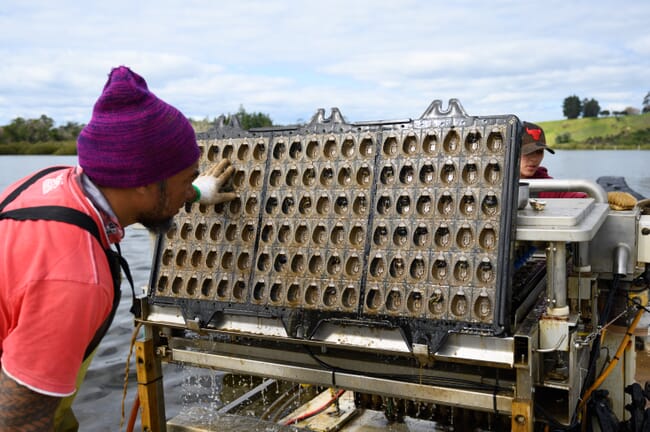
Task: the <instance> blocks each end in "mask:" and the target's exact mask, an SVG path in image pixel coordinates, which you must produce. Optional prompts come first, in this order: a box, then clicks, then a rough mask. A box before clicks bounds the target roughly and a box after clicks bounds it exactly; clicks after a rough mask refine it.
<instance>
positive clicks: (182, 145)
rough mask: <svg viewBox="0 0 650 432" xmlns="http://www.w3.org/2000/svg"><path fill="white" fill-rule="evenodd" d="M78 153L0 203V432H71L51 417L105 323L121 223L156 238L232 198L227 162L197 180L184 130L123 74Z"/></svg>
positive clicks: (195, 151) (111, 306)
mask: <svg viewBox="0 0 650 432" xmlns="http://www.w3.org/2000/svg"><path fill="white" fill-rule="evenodd" d="M77 153H78V156H79V166H78V167H52V168H49V169H46V170H43V171H40V172H39V173H36V174H34V175H32V176H29V177H27V178H25V179H22V180H20V181H18V182H16V183H15V184H13V185H11V186H10V187H9V188H8V189H7V190H6V191H5V192H3V193H2V195H0V232H2V236H0V257H2V259H1V260H0V365H1V370H0V431H5V430H11V431H22V430H25V431H27V430H30V431H31V430H38V431H47V430H76V428H77V427H78V425H76V420H74V416H70V414H71V411H69V412H68V414H67V415H68V416H69V417H68V418H71V419H72V423H73V424H72V426H67V425H66V426H63V425H62V424H60V422H59V421H58V419H57V422H56V426H55V420H54V417H55V411H56V409H57V407H58V406H59V405H60V403H61V401H62V400H65V399H64V398H66V397H69V396H73V395H74V393H75V392H76V390H77V384H76V383H77V378H78V375H79V374H80V373H83V372H82V371H84V370H85V368H84V367H82V363H84V364H86V363H88V362H89V361H90V358H92V356H91V354H92V352H93V351H94V349H95V348H96V347H97V344H99V341H100V340H101V338H102V337H103V335H104V334H105V332H106V330H107V329H108V327H109V326H110V323H111V321H112V319H113V315H114V314H115V310H116V308H117V304H118V303H119V298H120V265H125V261H124V260H123V259H122V258H121V256H119V242H120V240H121V239H122V238H123V237H124V228H125V227H126V226H128V225H131V224H134V223H141V224H143V225H144V226H145V227H147V228H148V229H150V230H151V231H154V232H164V231H165V230H166V229H167V228H168V227H169V226H170V224H171V221H172V218H173V217H174V216H175V215H176V213H177V212H178V210H179V209H180V207H181V206H183V205H184V204H185V203H186V202H192V201H199V202H201V203H203V204H218V203H221V202H224V201H228V200H231V199H233V198H235V194H234V193H232V192H221V187H222V186H223V185H224V183H226V181H227V180H228V179H229V177H230V175H231V174H232V172H233V171H234V168H233V167H232V166H231V165H230V162H229V161H227V160H222V161H221V162H219V163H218V164H216V165H215V166H213V167H211V168H210V169H209V170H208V171H207V172H206V173H205V175H202V176H199V170H198V160H199V156H200V149H199V147H198V145H197V142H196V137H195V134H194V130H193V129H192V126H191V124H190V122H189V121H188V120H187V118H185V116H184V115H183V114H182V113H181V112H180V111H178V110H177V109H176V108H174V107H173V106H171V105H169V104H167V103H166V102H164V101H162V100H161V99H159V98H158V97H156V96H155V95H154V94H153V93H152V92H151V91H149V89H148V87H147V83H146V82H145V80H144V79H143V78H142V77H141V76H139V75H138V74H136V73H134V72H133V71H131V70H130V69H129V68H127V67H124V66H121V67H118V68H115V69H113V70H112V71H111V73H110V75H109V78H108V81H107V83H106V85H105V86H104V89H103V91H102V94H101V95H100V97H99V99H98V100H97V102H96V103H95V106H94V109H93V114H92V118H91V120H90V122H89V123H88V125H87V126H86V127H85V128H84V129H83V130H82V131H81V134H80V135H79V137H78V140H77ZM112 244H115V247H116V248H117V251H118V252H114V251H113V249H112V248H111V245H112ZM125 274H126V276H127V278H130V274H129V272H128V267H126V268H125ZM79 382H81V381H79ZM69 405H70V404H69V403H68V408H69ZM57 417H58V413H57Z"/></svg>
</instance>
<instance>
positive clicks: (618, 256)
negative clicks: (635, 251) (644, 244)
mask: <svg viewBox="0 0 650 432" xmlns="http://www.w3.org/2000/svg"><path fill="white" fill-rule="evenodd" d="M629 259H630V246H628V245H627V244H625V243H619V244H618V245H617V246H616V248H615V249H614V268H613V269H612V271H613V273H614V274H617V275H621V276H625V275H626V274H627V262H628V260H629Z"/></svg>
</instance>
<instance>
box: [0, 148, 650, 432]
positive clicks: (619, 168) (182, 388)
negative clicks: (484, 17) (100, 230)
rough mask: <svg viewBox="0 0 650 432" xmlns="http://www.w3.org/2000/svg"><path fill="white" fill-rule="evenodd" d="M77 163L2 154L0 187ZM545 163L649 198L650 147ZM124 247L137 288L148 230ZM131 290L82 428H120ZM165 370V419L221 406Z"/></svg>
mask: <svg viewBox="0 0 650 432" xmlns="http://www.w3.org/2000/svg"><path fill="white" fill-rule="evenodd" d="M76 162H77V158H76V157H75V156H0V190H4V189H5V188H6V187H7V186H8V185H9V184H10V183H12V182H13V181H15V180H17V179H19V178H21V177H23V176H25V175H27V174H29V173H31V172H32V171H35V170H38V169H40V168H44V167H46V166H50V165H74V164H76ZM543 165H545V166H546V167H547V168H548V169H549V172H550V174H551V175H552V176H553V177H555V178H558V179H586V180H594V181H595V180H596V179H597V178H598V177H601V176H624V177H625V178H626V180H627V183H628V185H629V186H630V187H631V188H632V189H634V190H636V191H637V192H639V193H641V194H642V195H644V196H646V197H650V151H636V150H623V151H615V150H612V151H610V150H598V151H589V150H576V151H558V152H556V154H555V155H549V154H547V155H546V157H545V159H544V164H543ZM122 251H123V254H124V256H125V257H126V259H127V261H128V262H129V264H130V267H131V272H132V273H133V277H134V280H135V287H136V291H139V292H140V293H141V292H143V290H144V289H145V287H146V286H147V285H148V282H149V272H150V269H151V261H152V258H151V257H152V244H151V239H150V236H149V234H148V232H147V231H145V230H143V229H138V228H133V227H128V228H127V235H126V238H125V239H124V240H123V241H122ZM129 291H130V289H129V287H128V284H127V283H124V284H123V285H122V292H123V294H122V300H121V304H120V306H119V309H118V311H117V315H116V317H115V320H114V322H113V325H112V326H111V329H110V330H109V332H108V333H107V335H106V337H105V338H104V339H103V341H102V343H101V344H100V346H99V348H98V351H97V354H96V356H95V359H94V360H93V363H92V364H91V366H90V369H89V371H88V375H87V379H86V381H85V383H84V385H83V386H82V389H81V391H80V392H79V394H78V396H77V399H76V401H75V404H74V410H75V413H76V415H77V418H78V419H79V421H80V423H81V430H82V431H96V432H104V431H106V432H113V431H118V430H120V427H119V424H120V417H121V402H122V398H123V385H124V377H125V365H126V359H127V356H128V350H129V341H130V338H131V333H132V331H133V317H132V316H131V314H130V313H129V308H130V306H131V293H130V292H129ZM61 349H65V347H61ZM163 374H164V380H163V382H164V387H165V409H166V412H167V417H168V418H169V417H173V416H175V415H177V414H178V413H180V412H181V411H182V410H184V409H188V408H192V407H196V405H197V404H202V406H203V407H211V406H214V407H217V406H218V405H219V400H218V396H217V390H216V385H213V384H217V383H219V382H220V374H219V373H218V372H215V371H208V370H202V369H198V368H191V367H180V366H174V365H164V367H163ZM136 392H137V390H136V377H135V366H134V364H133V359H131V364H130V372H129V374H128V387H127V395H126V402H125V404H126V417H127V419H128V415H129V411H130V408H131V404H132V403H133V399H134V397H135V395H136ZM206 404H207V405H206ZM122 430H124V429H122ZM136 430H139V429H138V428H136Z"/></svg>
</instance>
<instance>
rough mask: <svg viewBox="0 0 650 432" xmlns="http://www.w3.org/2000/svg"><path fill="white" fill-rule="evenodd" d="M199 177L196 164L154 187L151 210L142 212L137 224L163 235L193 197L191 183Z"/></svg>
mask: <svg viewBox="0 0 650 432" xmlns="http://www.w3.org/2000/svg"><path fill="white" fill-rule="evenodd" d="M198 175H199V169H198V162H197V163H195V164H194V165H191V166H190V167H188V168H186V169H184V170H183V171H181V172H179V173H178V174H176V175H174V176H172V177H170V178H168V179H165V180H163V181H161V182H159V183H157V184H156V185H154V186H157V187H155V188H154V191H155V193H156V194H157V197H156V199H155V200H154V204H153V207H152V208H151V210H148V211H145V212H142V213H141V214H140V216H139V218H138V222H140V223H141V224H142V225H144V226H145V227H146V228H147V229H148V230H149V231H151V232H153V233H156V234H158V233H164V232H167V231H168V230H169V228H170V227H171V225H172V219H173V218H174V216H176V213H178V210H179V209H180V208H181V207H182V206H183V205H184V204H185V203H186V202H188V201H190V200H192V198H193V197H194V195H195V192H194V188H193V187H192V182H193V181H194V179H196V177H197V176H198Z"/></svg>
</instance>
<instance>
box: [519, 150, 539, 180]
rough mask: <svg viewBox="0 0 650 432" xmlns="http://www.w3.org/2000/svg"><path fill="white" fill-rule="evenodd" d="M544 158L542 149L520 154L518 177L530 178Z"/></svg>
mask: <svg viewBox="0 0 650 432" xmlns="http://www.w3.org/2000/svg"><path fill="white" fill-rule="evenodd" d="M542 159H544V149H539V150H536V151H534V152H532V153H528V154H526V155H521V162H520V164H519V177H520V178H531V177H532V176H533V175H534V174H535V171H537V168H538V167H539V165H540V164H541V163H542Z"/></svg>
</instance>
